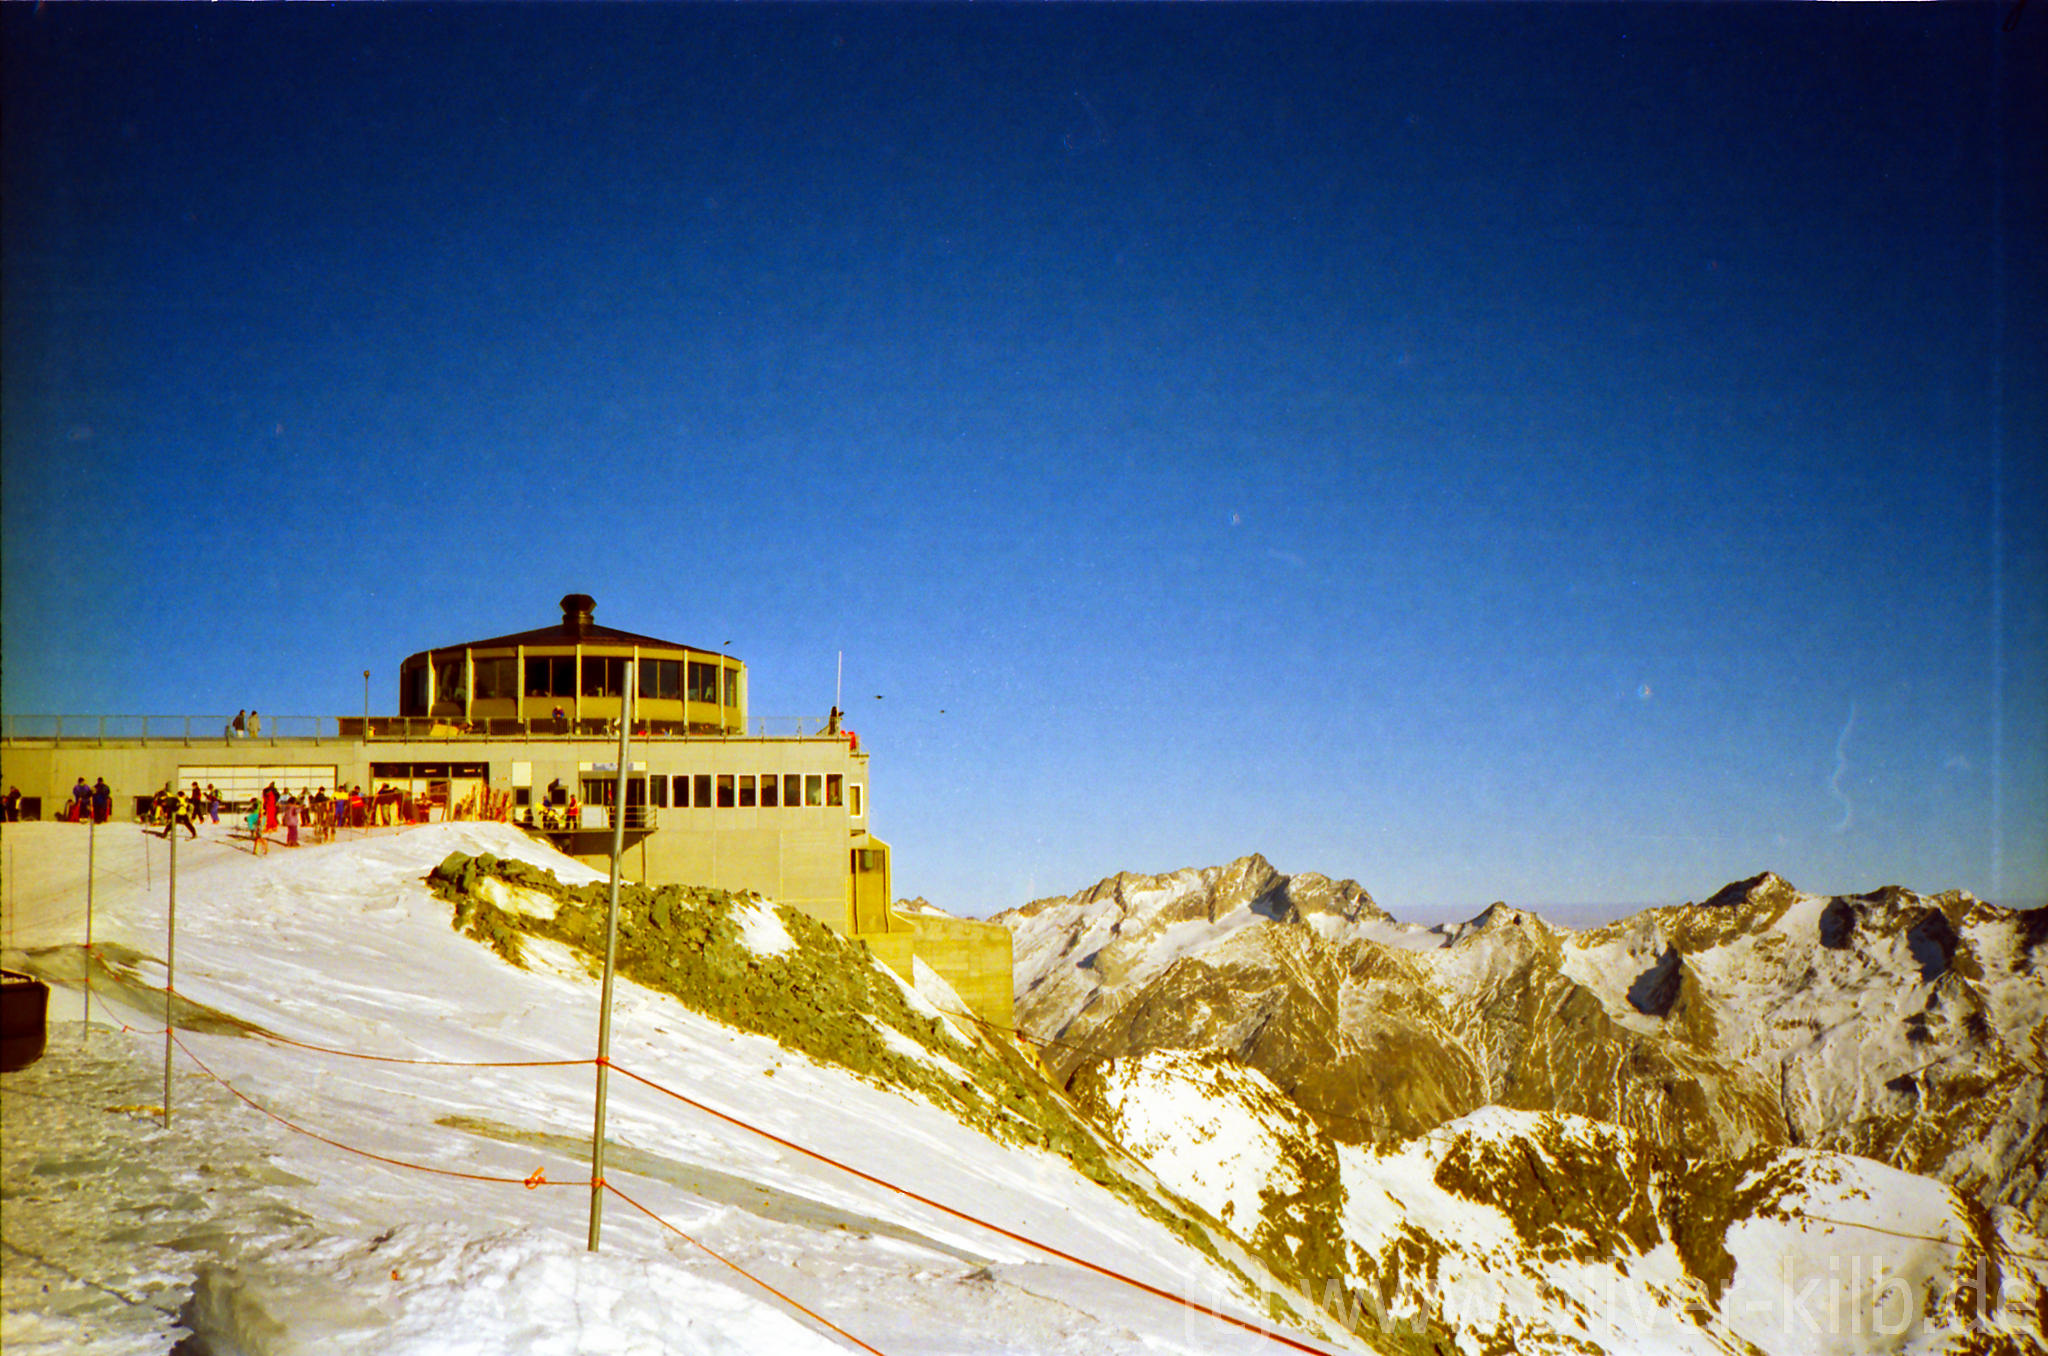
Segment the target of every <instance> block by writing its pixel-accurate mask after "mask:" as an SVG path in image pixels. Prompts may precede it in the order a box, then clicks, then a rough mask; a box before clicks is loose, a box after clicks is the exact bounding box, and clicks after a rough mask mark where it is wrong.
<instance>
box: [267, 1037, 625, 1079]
mask: <svg viewBox="0 0 2048 1356" xmlns="http://www.w3.org/2000/svg"><path fill="white" fill-rule="evenodd" d="M250 1034H252V1035H256V1036H261V1037H262V1038H263V1039H264V1040H267V1041H276V1042H277V1043H278V1044H279V1045H291V1046H296V1047H298V1048H299V1049H301V1050H312V1051H315V1052H317V1053H319V1054H323V1055H339V1056H341V1057H342V1058H343V1059H367V1060H373V1061H375V1062H376V1063H378V1064H426V1065H432V1066H435V1067H438V1068H445V1069H566V1068H571V1067H574V1066H575V1065H579V1064H595V1063H596V1062H597V1061H596V1060H594V1059H587V1058H586V1059H405V1058H401V1057H400V1056H398V1055H369V1054H364V1053H363V1052H362V1051H360V1050H337V1049H335V1048H334V1047H333V1046H329V1045H314V1044H312V1043H310V1042H308V1041H295V1040H293V1039H292V1038H291V1037H290V1036H280V1035H278V1034H277V1033H276V1032H275V1031H265V1030H262V1029H261V1028H252V1030H251V1033H250Z"/></svg>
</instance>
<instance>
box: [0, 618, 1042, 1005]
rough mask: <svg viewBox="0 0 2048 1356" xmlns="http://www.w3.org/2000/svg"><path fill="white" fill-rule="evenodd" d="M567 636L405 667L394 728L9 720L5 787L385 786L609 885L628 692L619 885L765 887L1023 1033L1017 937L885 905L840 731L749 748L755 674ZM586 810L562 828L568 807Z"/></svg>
mask: <svg viewBox="0 0 2048 1356" xmlns="http://www.w3.org/2000/svg"><path fill="white" fill-rule="evenodd" d="M561 606H562V620H561V623H560V624H559V625H557V626H552V627H546V628H542V629H540V630H535V631H526V632H520V633H517V634H514V635H507V636H498V637H493V638H490V639H486V640H479V641H469V642H464V643H462V644H457V645H450V646H446V647H442V648H438V649H433V650H427V651H422V652H421V653H418V654H414V655H411V656H408V657H407V658H406V659H405V660H404V661H403V662H402V663H401V664H400V666H399V707H400V714H399V715H397V716H395V717H374V716H367V715H366V716H363V717H337V718H335V719H333V720H332V721H322V722H319V728H317V729H314V730H311V731H308V732H304V733H285V732H283V731H282V730H278V729H276V728H273V730H271V731H259V732H258V733H256V734H255V735H248V734H240V735H238V734H237V733H236V732H235V731H234V730H233V729H232V728H231V727H230V726H229V725H228V724H227V723H226V722H222V723H221V724H219V725H218V726H216V725H214V724H213V723H212V722H209V721H202V722H201V725H202V728H201V729H200V730H199V731H197V732H195V731H193V729H192V728H191V723H190V721H185V722H184V723H183V724H182V726H181V725H179V724H178V723H177V722H165V721H162V720H157V721H154V722H153V723H154V725H155V729H154V730H152V729H151V728H149V726H150V724H151V722H145V723H144V726H143V728H142V729H140V730H134V729H130V728H127V724H128V723H126V722H119V721H116V722H115V723H114V728H113V729H112V730H111V731H110V730H109V728H108V720H107V718H97V723H95V720H96V718H91V717H86V718H80V717H66V718H64V719H63V720H62V721H55V720H54V718H49V722H50V723H51V728H49V729H48V730H47V732H45V731H44V729H43V728H42V727H41V725H39V724H38V723H37V722H36V721H35V720H34V718H26V719H23V718H10V719H9V721H8V727H7V731H6V735H5V739H4V743H0V783H5V784H6V785H8V786H13V787H18V788H19V789H20V791H21V792H22V795H23V797H24V801H25V803H26V808H27V810H28V813H29V814H30V815H32V816H33V815H41V816H44V817H54V816H55V815H56V814H58V813H60V812H61V811H62V809H63V807H64V805H65V803H66V801H67V800H68V798H69V796H70V790H71V787H72V785H73V784H74V783H75V782H76V781H77V780H78V779H79V778H81V777H83V778H84V779H85V780H86V781H87V782H91V781H93V780H94V779H95V778H105V779H106V781H107V783H108V784H109V785H110V786H111V787H113V788H114V790H115V793H116V799H115V814H116V816H117V817H120V818H129V817H133V816H134V815H136V814H137V813H138V811H139V808H140V805H141V804H142V803H145V802H146V801H147V799H148V797H149V796H150V795H151V794H152V793H153V792H155V791H156V790H157V789H158V788H160V787H163V786H166V785H174V786H190V785H191V784H192V783H194V782H197V783H199V784H200V785H202V786H204V785H208V784H211V785H213V786H215V787H217V788H219V790H220V792H221V793H222V795H223V796H224V797H227V798H229V799H232V800H246V799H248V798H249V797H251V796H254V795H256V794H258V793H260V791H261V790H262V788H263V787H265V786H268V785H271V784H275V785H276V786H277V787H278V788H279V789H280V790H281V791H285V792H290V793H294V794H297V793H299V792H312V791H315V790H325V791H326V792H327V793H328V794H329V795H333V794H334V793H335V792H337V791H340V792H342V793H344V794H346V792H347V790H348V789H349V788H351V787H361V788H362V789H363V790H364V791H365V792H366V793H370V792H374V791H375V790H376V789H378V788H379V787H384V786H389V787H392V788H395V789H397V790H398V791H400V792H403V793H405V794H406V795H407V796H408V797H409V798H412V799H414V800H416V801H418V802H421V803H424V804H426V805H428V806H431V807H432V809H431V811H430V813H432V814H433V815H435V816H436V817H441V818H448V817H458V818H486V817H488V818H499V817H504V818H508V819H510V820H511V821H512V822H515V823H519V824H522V825H525V826H527V827H528V828H529V829H531V830H532V831H533V832H535V833H539V834H542V835H545V836H546V837H547V838H549V839H550V840H551V841H552V842H554V843H555V845H556V846H558V847H559V848H560V849H561V850H563V851H564V852H566V853H568V854H569V855H570V856H573V857H576V858H577V859H579V860H581V861H584V862H587V863H589V864H591V865H593V866H596V867H600V868H603V867H606V866H608V864H609V861H610V850H611V839H612V816H613V814H614V812H615V811H616V809H617V807H616V806H615V804H614V802H615V800H616V798H617V795H618V789H619V781H618V723H619V721H620V719H621V717H622V715H623V714H624V709H625V707H626V695H627V694H626V690H625V689H626V687H627V685H628V684H630V685H631V687H632V730H631V732H630V736H629V739H628V749H627V769H626V785H625V799H626V804H625V807H624V825H625V832H624V838H625V853H624V858H623V860H622V864H621V870H622V872H623V873H624V874H625V875H626V877H627V878H628V879H632V880H638V881H641V882H644V883H647V884H655V885H660V884H691V885H709V886H714V887H718V888H722V889H727V890H735V891H737V890H752V891H756V892H758V893H760V894H762V895H765V896H767V897H768V898H770V899H773V900H775V901H777V902H778V903H783V904H788V905H792V906H794V907H796V908H799V909H802V910H803V911H804V912H806V913H808V914H810V915H811V916H812V917H813V918H816V919H818V920H819V921H820V922H822V923H824V924H826V925H827V926H829V927H831V928H833V929H834V930H835V931H838V932H840V933H841V934H843V935H845V936H848V937H852V938H857V939H859V940H861V941H863V942H865V943H867V944H868V946H869V947H870V948H871V949H872V950H873V951H874V952H875V954H876V955H877V956H878V957H879V958H881V959H882V960H883V961H884V962H886V963H887V964H888V965H890V966H891V968H893V969H895V970H896V971H897V972H898V973H899V974H901V975H903V976H904V977H905V978H906V979H907V978H910V977H911V974H912V970H913V967H914V963H915V961H917V960H922V961H924V962H925V963H926V964H927V965H929V966H930V967H931V968H932V969H933V970H935V971H936V972H937V973H938V974H940V975H941V976H942V977H944V978H945V979H946V980H947V981H948V982H950V983H951V984H952V985H953V987H954V988H955V989H956V990H957V991H958V992H959V993H960V996H961V998H962V999H963V1000H964V1001H965V1002H966V1003H967V1004H968V1005H969V1006H970V1007H971V1008H972V1009H973V1010H974V1011H975V1013H976V1014H977V1015H978V1016H980V1017H982V1018H983V1019H984V1020H986V1021H989V1022H993V1023H995V1024H997V1025H999V1026H1002V1027H1004V1028H1008V1027H1009V1026H1011V1025H1012V1014H1011V998H1012V995H1011V978H1010V963H1011V954H1010V934H1009V930H1008V929H1007V928H1004V927H1002V926H1001V925H999V924H994V923H984V922H979V921H976V920H972V919H954V918H947V917H943V916H934V915H927V914H919V915H916V916H914V917H913V916H909V915H905V914H903V913H900V912H898V911H897V910H896V909H895V908H894V907H893V906H892V901H893V899H894V894H893V882H892V880H891V876H890V853H889V845H888V844H887V843H885V842H883V841H882V840H881V839H879V838H877V837H876V836H875V835H874V834H873V833H871V832H870V831H869V827H868V825H869V817H870V814H871V809H872V807H871V806H870V805H869V803H868V794H867V793H868V754H867V752H866V751H865V750H864V749H862V748H860V747H859V746H858V744H857V742H856V740H855V738H854V737H853V736H851V735H850V734H848V733H846V732H844V731H842V730H840V729H839V728H838V720H837V715H836V713H834V715H833V716H831V717H828V718H826V719H824V720H822V721H818V722H815V723H816V724H817V726H818V728H817V729H815V730H813V731H811V732H809V733H801V732H799V733H795V734H788V735H767V734H748V733H747V705H746V666H745V664H743V663H742V662H741V661H739V660H738V659H736V658H733V657H732V656H730V655H724V654H720V653H718V652H715V651H707V650H702V649H698V648H696V647H692V646H687V645H680V644H676V643H674V642H670V641H664V640H660V639H657V638H654V637H650V636H642V635H635V634H632V633H629V632H623V631H616V630H612V629H610V628H606V627H600V626H598V625H596V623H595V621H594V619H593V614H594V611H595V606H596V605H595V603H594V601H593V600H592V599H591V598H590V597H588V596H587V595H584V594H571V595H569V596H568V597H565V598H564V599H562V604H561ZM572 806H573V807H574V810H575V813H574V815H573V818H572V816H571V808H572Z"/></svg>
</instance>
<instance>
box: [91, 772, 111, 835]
mask: <svg viewBox="0 0 2048 1356" xmlns="http://www.w3.org/2000/svg"><path fill="white" fill-rule="evenodd" d="M113 817H114V789H113V788H112V787H110V786H108V785H107V779H106V778H105V777H101V778H98V779H97V780H95V781H94V782H93V784H92V822H93V823H95V824H104V823H106V822H107V821H108V820H110V819H112V818H113Z"/></svg>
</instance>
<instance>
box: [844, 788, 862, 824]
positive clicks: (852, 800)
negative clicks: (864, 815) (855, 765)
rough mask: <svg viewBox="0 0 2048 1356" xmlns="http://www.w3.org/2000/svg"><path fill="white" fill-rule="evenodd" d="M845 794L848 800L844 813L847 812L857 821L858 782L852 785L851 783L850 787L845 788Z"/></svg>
mask: <svg viewBox="0 0 2048 1356" xmlns="http://www.w3.org/2000/svg"><path fill="white" fill-rule="evenodd" d="M846 794H847V796H848V798H849V799H848V800H847V802H846V805H847V810H846V812H847V813H848V814H850V815H852V816H853V817H854V818H855V819H859V818H860V783H859V782H854V783H853V784H852V785H850V786H848V787H847V788H846Z"/></svg>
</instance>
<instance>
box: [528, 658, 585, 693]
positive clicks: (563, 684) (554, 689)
mask: <svg viewBox="0 0 2048 1356" xmlns="http://www.w3.org/2000/svg"><path fill="white" fill-rule="evenodd" d="M526 695H527V696H529V697H573V696H575V695H576V656H575V655H572V654H555V655H537V656H533V657H530V658H528V659H527V661H526Z"/></svg>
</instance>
